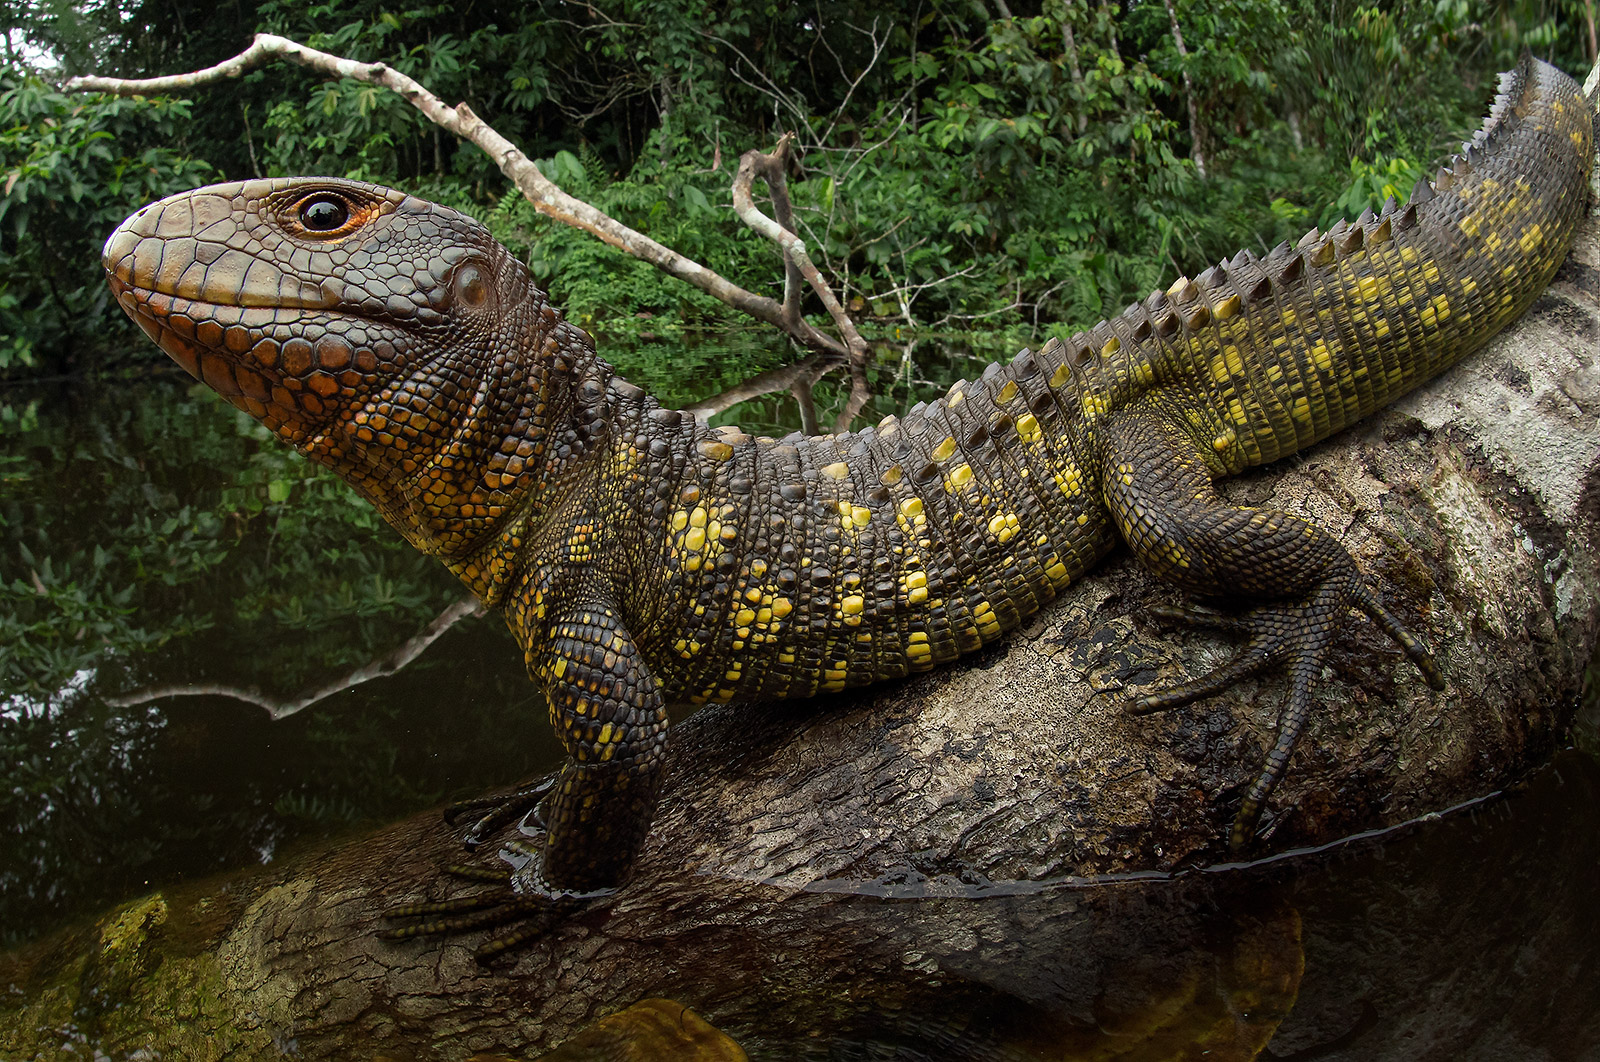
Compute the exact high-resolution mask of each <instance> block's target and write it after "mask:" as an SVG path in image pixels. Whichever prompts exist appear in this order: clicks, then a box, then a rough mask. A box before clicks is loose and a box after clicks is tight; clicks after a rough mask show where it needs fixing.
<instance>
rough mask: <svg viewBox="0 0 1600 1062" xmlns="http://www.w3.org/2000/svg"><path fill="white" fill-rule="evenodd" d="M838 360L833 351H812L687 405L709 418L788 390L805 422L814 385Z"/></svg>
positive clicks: (810, 431)
mask: <svg viewBox="0 0 1600 1062" xmlns="http://www.w3.org/2000/svg"><path fill="white" fill-rule="evenodd" d="M838 364H839V359H838V358H836V357H834V356H832V355H828V354H813V355H811V356H810V357H808V358H805V359H803V360H801V361H797V362H793V363H791V364H789V365H780V366H779V367H778V368H776V369H768V370H767V371H766V372H763V373H758V374H757V375H755V376H752V377H750V379H748V380H744V381H742V382H740V383H737V384H734V385H733V386H732V387H730V388H728V389H727V390H726V391H724V392H722V393H721V394H719V395H712V396H711V397H710V398H707V399H704V400H702V401H699V402H696V403H695V404H694V405H692V406H690V407H688V412H690V413H693V414H694V415H695V416H697V417H699V418H700V419H701V420H708V419H710V418H711V417H714V416H716V415H717V414H718V413H721V412H723V411H724V410H727V409H730V408H732V407H733V406H736V405H738V404H739V403H740V402H747V401H749V400H750V399H752V398H760V397H761V396H762V395H771V394H777V393H778V392H780V391H788V392H790V393H791V394H794V396H795V399H796V400H797V401H799V402H800V406H801V410H800V412H801V420H802V422H803V421H804V420H805V407H806V405H807V404H808V403H809V399H810V394H811V386H812V385H813V384H815V383H816V382H817V381H818V380H820V379H821V378H822V377H823V376H824V375H825V374H826V373H827V372H828V370H830V369H832V368H833V367H834V366H836V365H838ZM797 389H803V390H804V392H805V395H806V398H804V399H802V398H801V397H800V393H799V391H797ZM811 415H812V418H813V419H815V417H816V411H815V407H814V406H813V409H812V414H811ZM805 430H806V431H807V432H808V433H814V432H815V430H816V429H815V427H810V428H806V429H805Z"/></svg>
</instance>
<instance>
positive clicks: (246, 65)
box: [65, 33, 853, 355]
mask: <svg viewBox="0 0 1600 1062" xmlns="http://www.w3.org/2000/svg"><path fill="white" fill-rule="evenodd" d="M272 56H281V57H283V58H284V59H287V60H290V61H292V62H296V63H299V64H300V65H302V66H307V67H310V68H311V69H313V70H318V71H321V72H322V73H324V74H327V75H329V76H331V77H348V78H353V79H355V80H357V81H364V82H366V83H368V84H372V85H379V86H381V87H383V88H387V89H389V90H390V91H392V92H395V93H398V94H399V95H400V96H401V97H403V98H404V99H405V100H406V101H407V102H409V103H410V104H411V105H412V106H413V107H415V108H417V109H418V110H419V111H421V112H422V113H423V114H424V115H426V116H427V117H428V119H429V120H430V121H432V122H434V123H435V124H436V125H439V126H441V127H443V128H445V129H447V130H449V131H450V132H452V133H454V134H455V135H457V136H459V137H461V138H462V139H463V140H468V141H471V142H472V143H473V144H476V145H477V146H478V147H479V148H481V149H482V150H483V151H484V153H486V154H487V155H488V156H489V157H490V158H492V159H494V161H495V164H496V165H498V166H499V167H500V171H501V172H502V173H504V174H505V175H506V176H507V177H508V178H510V179H511V182H512V183H513V184H515V185H516V186H517V188H518V190H520V191H521V192H522V194H523V195H524V196H526V197H527V199H528V202H530V203H532V204H533V206H534V208H535V209H537V210H538V211H539V212H540V213H542V214H545V215H547V216H549V217H551V218H554V219H555V220H557V221H559V222H561V223H562V224H565V225H570V226H572V227H574V228H579V229H583V230H584V231H586V232H588V233H591V234H592V235H594V236H596V237H598V238H599V239H601V240H603V241H604V242H606V243H608V244H610V245H611V246H613V247H615V248H617V249H618V250H621V251H623V252H625V253H627V254H629V255H632V256H633V257H635V258H638V259H641V260H642V261H645V262H649V263H650V264H651V265H654V266H656V267H657V268H658V269H661V270H662V271H663V272H666V273H670V274H672V275H673V276H675V277H677V278H678V279H680V280H682V281H685V282H686V283H688V284H691V285H693V286H694V287H696V288H699V289H700V290H701V291H703V292H705V293H706V294H708V295H710V296H712V297H713V298H715V299H718V300H719V301H721V302H723V303H725V304H727V305H728V306H731V307H733V308H734V309H736V310H739V311H741V312H743V313H746V314H748V315H750V316H751V317H754V318H755V319H756V320H758V321H763V322H765V323H767V324H770V325H772V326H774V327H776V328H778V329H781V330H782V331H783V332H785V333H786V334H788V335H789V336H791V337H793V338H794V339H795V340H796V341H797V342H799V343H800V344H801V345H802V346H804V347H805V348H806V349H807V350H811V351H815V352H817V353H827V354H834V355H847V354H851V353H852V352H851V350H850V348H849V346H847V343H848V340H846V342H840V341H839V340H838V339H835V338H834V337H833V336H830V335H827V334H826V333H824V332H821V331H818V330H817V329H816V328H813V327H812V326H811V325H810V324H808V323H807V322H806V321H805V320H804V319H801V318H799V315H798V314H794V315H792V316H791V315H789V314H786V313H785V312H784V306H783V304H781V303H779V302H778V301H777V300H776V299H771V298H768V297H767V296H764V295H757V294H755V293H754V292H751V291H746V290H745V289H744V288H741V287H739V286H738V285H737V284H734V283H733V282H731V281H729V280H727V279H726V278H725V277H723V276H721V275H720V274H718V273H716V272H714V271H713V270H710V269H707V268H706V267H705V266H703V265H701V264H700V263H698V262H696V261H694V260H692V259H689V258H686V257H684V256H683V255H681V254H679V253H678V252H676V251H674V250H672V249H671V248H669V247H665V246H663V245H661V244H659V243H657V242H656V241H655V240H652V239H651V238H650V237H648V236H646V235H644V234H643V233H640V232H636V231H634V230H633V229H631V228H629V227H628V226H626V225H624V224H622V223H621V222H620V221H617V220H616V219H615V218H612V217H609V216H608V215H606V214H604V213H602V212H601V211H600V210H597V209H596V208H595V207H593V206H591V205H590V204H588V203H585V202H584V201H583V200H581V199H577V198H575V197H573V196H571V195H568V194H567V193H566V192H564V191H562V190H561V189H560V188H559V187H557V186H556V185H555V183H554V182H552V181H551V180H550V179H549V178H548V177H546V176H545V175H544V174H543V173H542V172H540V170H539V167H538V166H537V165H536V164H535V163H534V161H533V160H532V159H530V158H528V157H527V156H526V155H524V154H523V153H522V152H521V151H520V150H518V149H517V147H516V146H515V145H513V144H512V143H511V142H510V141H509V140H507V139H506V138H505V137H503V136H501V135H500V134H499V133H498V132H497V131H495V129H494V128H493V127H491V126H489V125H488V124H486V123H485V122H484V121H483V120H482V119H481V118H479V117H478V116H477V115H476V114H474V113H473V112H472V110H471V109H470V108H469V107H468V106H467V105H466V104H465V103H461V104H457V105H456V106H454V107H448V106H446V105H445V104H444V103H443V102H442V101H441V100H440V99H439V98H438V97H437V96H435V95H433V94H432V93H431V92H429V91H428V90H427V89H425V88H423V87H422V85H420V84H419V83H418V82H416V81H414V80H413V79H411V78H409V77H407V76H406V75H404V74H402V73H400V72H399V71H398V70H395V69H394V68H393V67H390V66H387V65H386V64H384V63H359V62H356V61H355V60H353V59H346V58H344V57H342V56H337V55H332V54H330V53H328V52H322V51H318V50H316V49H315V48H308V47H306V46H305V45H303V44H299V43H297V42H295V41H292V40H289V39H288V38H286V37H278V36H275V35H273V34H270V33H258V34H256V37H255V41H254V42H253V43H252V44H251V45H250V47H249V48H247V49H245V50H244V51H243V52H241V53H240V54H238V55H236V56H234V57H233V58H232V59H228V60H226V61H225V62H222V63H218V64H217V65H216V66H212V67H207V68H206V69H204V70H196V71H193V72H191V73H187V74H174V75H171V76H168V77H154V78H142V79H124V78H110V77H76V78H73V79H72V80H70V81H68V82H67V84H66V86H65V87H66V90H67V91H69V92H111V93H116V94H118V95H122V96H132V95H139V94H148V93H160V92H175V91H182V90H187V89H191V88H194V87H196V86H199V85H208V84H213V83H216V82H220V81H224V80H227V79H229V78H237V77H239V76H240V75H241V74H243V73H244V72H245V71H247V70H250V69H252V68H254V67H256V66H259V65H260V64H262V63H263V62H265V61H266V60H268V59H269V58H270V57H272ZM852 331H853V330H852Z"/></svg>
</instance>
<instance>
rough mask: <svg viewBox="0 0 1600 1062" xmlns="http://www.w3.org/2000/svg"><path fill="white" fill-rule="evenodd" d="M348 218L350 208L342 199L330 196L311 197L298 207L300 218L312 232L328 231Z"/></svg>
mask: <svg viewBox="0 0 1600 1062" xmlns="http://www.w3.org/2000/svg"><path fill="white" fill-rule="evenodd" d="M349 219H350V208H349V207H347V206H345V205H344V200H342V199H335V198H333V197H332V196H323V197H321V198H319V199H313V200H311V201H310V202H308V203H306V204H305V205H304V206H302V207H301V208H300V220H301V221H303V222H304V223H305V226H306V228H308V229H311V230H312V231H313V232H328V231H330V230H332V229H336V228H338V227H339V226H340V225H343V224H344V223H345V222H346V221H348V220H349Z"/></svg>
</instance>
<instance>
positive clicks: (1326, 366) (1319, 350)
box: [1311, 339, 1333, 372]
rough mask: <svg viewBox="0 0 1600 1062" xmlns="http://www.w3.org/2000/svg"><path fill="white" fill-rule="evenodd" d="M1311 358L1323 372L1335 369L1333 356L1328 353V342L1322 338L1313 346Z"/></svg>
mask: <svg viewBox="0 0 1600 1062" xmlns="http://www.w3.org/2000/svg"><path fill="white" fill-rule="evenodd" d="M1311 360H1312V362H1313V363H1314V364H1315V365H1316V367H1317V368H1319V369H1321V370H1322V371H1323V372H1332V371H1333V357H1332V355H1330V354H1329V353H1328V344H1327V343H1326V342H1324V341H1323V340H1321V339H1318V340H1317V342H1316V344H1315V345H1313V346H1312V348H1311Z"/></svg>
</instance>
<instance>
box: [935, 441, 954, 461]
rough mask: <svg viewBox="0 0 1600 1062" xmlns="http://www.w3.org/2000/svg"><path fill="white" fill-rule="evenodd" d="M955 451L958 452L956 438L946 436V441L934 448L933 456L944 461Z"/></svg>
mask: <svg viewBox="0 0 1600 1062" xmlns="http://www.w3.org/2000/svg"><path fill="white" fill-rule="evenodd" d="M955 452H956V441H955V439H953V438H951V437H950V436H946V437H945V440H944V442H942V443H940V444H939V445H938V446H935V447H934V448H933V454H932V456H933V459H934V460H935V461H943V460H945V459H946V458H948V457H949V456H950V455H951V454H953V453H955Z"/></svg>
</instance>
